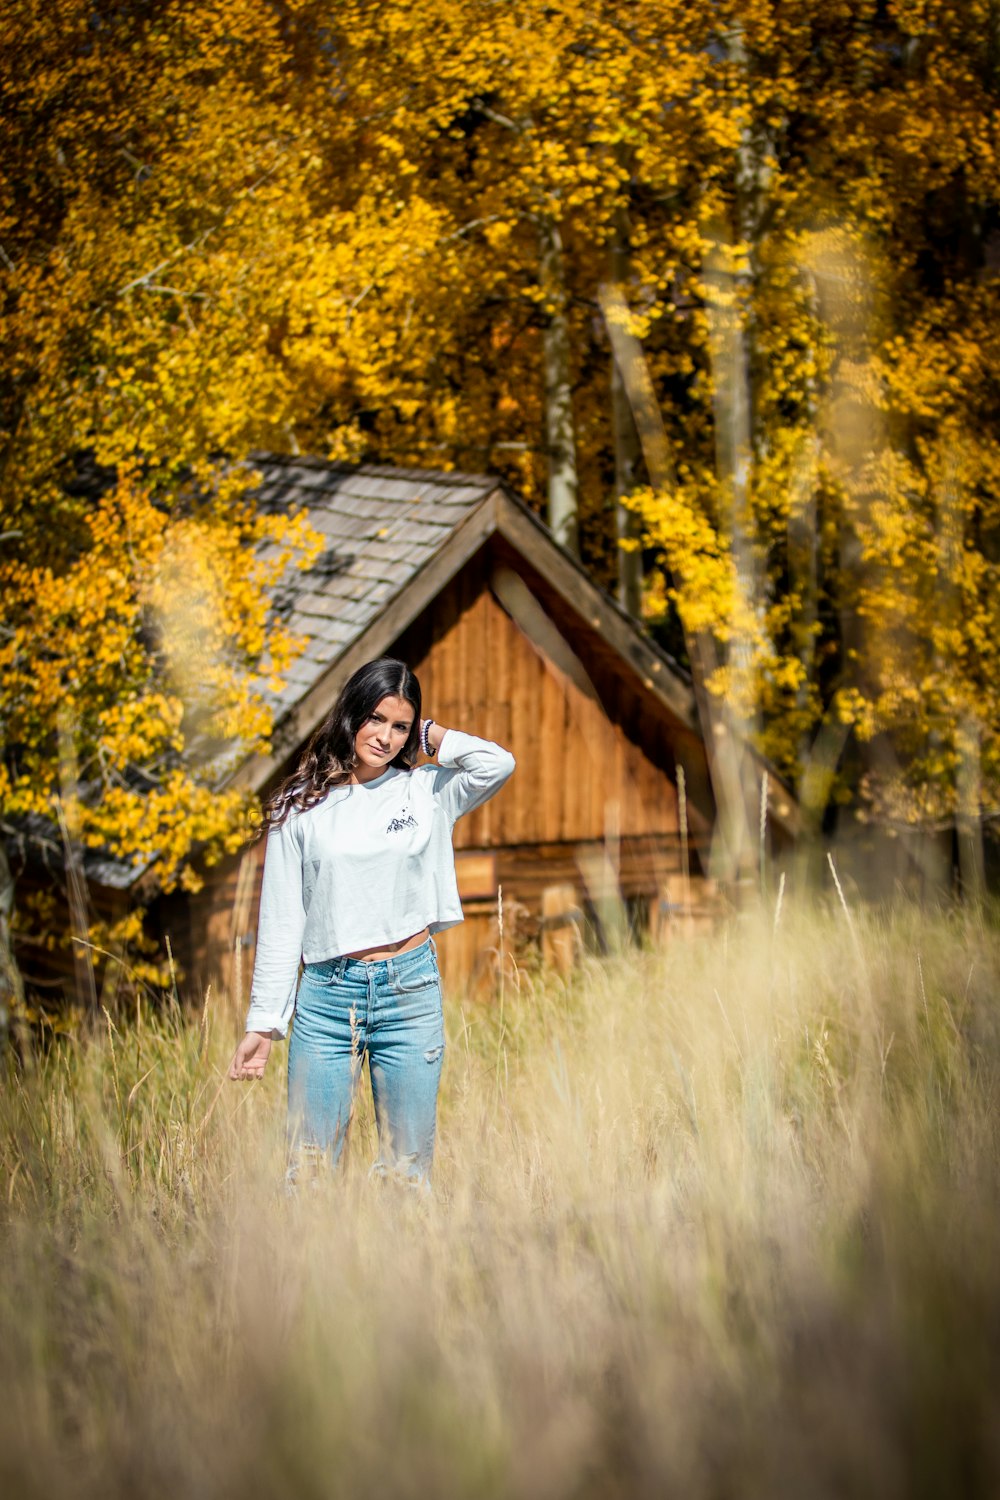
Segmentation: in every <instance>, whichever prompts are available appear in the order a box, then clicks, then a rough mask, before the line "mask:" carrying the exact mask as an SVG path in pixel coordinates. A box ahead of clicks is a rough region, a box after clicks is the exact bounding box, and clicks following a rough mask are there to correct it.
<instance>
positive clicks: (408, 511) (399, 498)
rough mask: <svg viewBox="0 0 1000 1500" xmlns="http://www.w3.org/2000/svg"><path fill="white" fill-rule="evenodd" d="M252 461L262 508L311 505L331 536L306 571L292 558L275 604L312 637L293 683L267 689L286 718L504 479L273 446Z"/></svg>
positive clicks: (314, 521) (315, 521) (314, 518)
mask: <svg viewBox="0 0 1000 1500" xmlns="http://www.w3.org/2000/svg"><path fill="white" fill-rule="evenodd" d="M251 462H252V464H253V466H254V469H255V470H256V471H257V472H258V473H259V474H260V475H261V483H260V485H259V486H258V488H257V489H256V490H255V491H254V494H255V498H256V500H257V503H258V504H259V506H260V508H261V509H262V510H265V511H281V512H284V511H288V510H290V509H292V508H293V507H297V506H303V507H305V508H306V509H307V510H308V512H309V522H310V525H312V526H313V527H314V528H315V529H316V530H317V531H321V532H323V533H324V535H325V536H326V537H327V545H326V547H325V549H324V550H323V552H322V553H321V554H320V556H319V557H318V559H317V560H316V562H315V563H314V564H313V565H312V567H311V568H309V569H308V570H307V571H303V570H302V569H301V568H298V567H296V566H295V565H294V564H290V565H289V567H288V568H287V569H286V571H285V574H284V576H283V577H282V579H281V581H280V582H279V584H278V586H277V589H276V590H275V594H274V610H275V613H276V614H277V615H278V616H279V617H280V619H281V620H282V622H283V623H284V624H286V625H287V626H288V627H289V629H290V630H292V631H293V632H294V633H295V634H296V635H300V636H304V637H305V638H306V646H305V649H304V651H303V653H302V655H301V656H299V657H298V658H297V659H296V661H295V662H293V663H292V666H291V668H290V669H289V671H288V674H287V681H286V684H285V686H284V688H283V690H282V691H281V692H280V693H278V694H277V695H274V694H267V695H266V696H268V697H269V699H270V700H271V701H272V703H273V705H274V709H275V716H276V718H277V719H280V718H281V716H282V714H283V713H284V712H285V711H286V710H287V709H288V708H290V707H291V706H292V705H293V704H295V703H296V702H297V701H298V700H299V699H300V698H301V697H302V696H303V695H304V694H305V693H306V692H308V690H309V689H310V688H311V687H313V686H314V684H315V682H316V680H317V678H318V677H320V676H322V675H323V673H324V672H325V670H326V669H327V667H328V666H329V665H330V663H331V662H333V661H335V660H336V659H337V657H338V656H340V654H341V652H342V651H343V650H344V649H345V648H346V647H347V646H348V645H350V643H351V642H352V641H353V640H355V639H357V637H358V636H360V635H361V633H362V632H363V631H364V630H365V628H366V627H367V626H368V625H369V624H370V623H371V621H372V620H373V619H374V618H375V616H376V615H377V613H378V612H379V610H380V609H383V608H384V607H385V605H386V603H387V602H388V601H389V600H390V599H392V598H394V597H395V596H396V595H398V594H399V593H401V592H402V591H403V590H404V589H405V588H406V587H407V586H408V585H409V583H410V582H411V580H412V579H413V578H414V576H415V575H416V574H417V573H419V572H420V570H421V569H422V568H423V567H424V566H425V564H426V563H428V562H429V561H430V560H431V559H432V558H433V557H434V556H436V555H437V554H438V553H439V552H440V550H441V547H442V545H443V544H444V543H445V542H446V541H447V540H448V538H449V536H450V535H451V534H452V533H453V532H454V530H455V528H456V527H457V526H459V525H460V523H461V522H463V521H464V520H465V519H466V518H467V516H468V515H469V513H470V511H473V510H475V509H476V508H477V507H478V506H480V505H481V504H482V503H483V501H484V500H486V499H487V498H488V496H489V495H490V494H492V493H493V492H494V491H495V490H496V489H498V487H499V481H498V480H497V479H496V477H495V476H490V475H483V474H476V475H471V474H452V473H444V472H441V473H438V472H433V471H426V470H419V469H395V468H384V467H380V466H377V465H364V466H363V467H360V468H358V467H350V468H349V467H346V466H341V465H336V464H328V463H323V462H322V461H321V460H318V459H314V458H280V457H274V456H272V455H269V454H254V455H253V456H252V458H251Z"/></svg>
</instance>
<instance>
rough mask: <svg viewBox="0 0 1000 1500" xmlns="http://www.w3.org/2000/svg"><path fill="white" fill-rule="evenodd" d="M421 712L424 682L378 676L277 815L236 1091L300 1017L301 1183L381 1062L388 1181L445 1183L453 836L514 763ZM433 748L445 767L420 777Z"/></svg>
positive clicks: (272, 809)
mask: <svg viewBox="0 0 1000 1500" xmlns="http://www.w3.org/2000/svg"><path fill="white" fill-rule="evenodd" d="M420 711H421V699H420V684H419V683H418V681H417V679H416V677H415V676H414V675H413V673H412V672H411V671H410V669H409V667H407V666H406V665H404V663H403V662H401V661H394V660H392V659H391V658H389V657H384V658H382V659H381V660H379V661H373V662H369V663H368V664H367V666H364V667H361V668H360V669H359V670H358V671H357V672H355V674H354V676H353V677H352V678H351V679H350V681H349V682H348V683H347V684H346V686H345V687H344V689H343V691H342V692H341V694H340V696H339V698H338V699H337V702H336V704H335V705H334V708H333V712H332V713H331V714H330V716H329V718H328V719H327V720H326V721H325V723H323V724H322V725H321V727H320V728H319V730H318V731H317V733H316V734H315V735H314V736H313V738H312V739H311V740H310V742H309V744H308V745H307V746H306V748H305V750H304V751H303V753H302V756H301V758H300V760H299V763H298V765H297V766H296V768H295V770H294V771H293V772H292V773H291V775H290V776H288V777H287V778H286V779H285V780H284V781H283V782H282V783H281V785H280V786H279V787H278V788H277V790H276V791H275V792H274V793H273V795H272V796H271V797H270V798H269V799H268V801H267V803H266V804H265V806H264V810H263V816H262V823H261V831H262V832H263V831H264V830H265V829H266V830H267V847H266V850H265V856H264V878H263V883H262V886H261V897H260V918H259V921H258V926H257V949H256V957H255V961H254V971H253V985H252V987H251V992H250V1010H249V1013H248V1015H247V1031H246V1035H245V1036H244V1038H243V1040H242V1041H241V1042H240V1044H239V1046H238V1047H237V1049H236V1054H235V1056H234V1058H233V1061H232V1065H231V1067H230V1070H229V1076H230V1078H234V1079H246V1078H260V1077H261V1076H262V1074H263V1072H264V1068H265V1066H266V1064H267V1059H268V1056H269V1054H270V1051H271V1042H272V1040H273V1039H274V1038H278V1037H283V1036H284V1035H285V1034H286V1032H287V1030H288V1024H289V1021H290V1019H291V1016H292V1012H293V1010H294V1012H295V1025H294V1027H293V1029H292V1040H291V1044H290V1046H289V1051H288V1129H289V1144H290V1147H291V1165H290V1168H289V1171H290V1175H291V1177H292V1178H294V1177H295V1175H296V1172H297V1167H298V1163H299V1161H300V1159H301V1158H302V1157H303V1156H305V1157H307V1158H311V1159H312V1160H313V1161H314V1162H315V1161H316V1160H318V1159H319V1158H320V1157H321V1156H322V1155H324V1154H329V1156H330V1158H331V1159H332V1161H334V1162H335V1161H337V1159H338V1158H339V1156H340V1153H341V1150H342V1147H343V1144H344V1138H345V1135H346V1133H347V1129H348V1126H349V1124H350V1121H351V1117H352V1115H353V1111H354V1101H355V1091H356V1088H357V1085H358V1080H359V1076H360V1072H361V1061H362V1058H363V1057H364V1055H365V1054H366V1053H367V1055H368V1068H369V1073H370V1075H371V1082H372V1093H373V1095H374V1099H375V1116H376V1120H377V1123H378V1137H379V1155H378V1160H377V1162H376V1163H375V1167H374V1169H373V1170H374V1171H376V1172H378V1173H383V1174H388V1173H392V1174H394V1175H400V1176H402V1177H403V1178H406V1179H411V1180H414V1181H415V1182H416V1183H418V1184H421V1185H424V1186H426V1185H427V1184H428V1183H429V1180H430V1170H431V1162H432V1158H433V1154H434V1130H435V1122H436V1117H437V1094H438V1084H439V1081H440V1077H441V1060H442V1056H443V1053H444V1026H443V1019H442V1013H441V982H440V979H439V976H438V967H437V955H436V953H435V950H434V943H433V940H432V937H431V934H432V933H435V932H441V931H442V930H443V929H444V928H445V927H453V926H454V925H455V924H456V923H458V922H461V920H462V907H461V903H460V902H459V899H458V887H457V884H456V881H455V859H454V853H453V850H452V844H451V832H452V828H453V826H454V824H455V820H456V819H457V818H459V817H461V816H462V814H463V813H466V812H469V811H470V809H471V808H473V807H478V806H479V804H480V803H482V802H485V801H486V800H487V798H489V797H492V796H493V794H494V792H497V791H499V789H500V787H501V786H502V785H503V783H504V782H505V781H506V780H507V778H508V776H510V774H511V772H512V771H513V769H514V757H513V756H512V755H511V754H510V752H509V751H507V750H502V749H501V748H500V746H499V745H494V744H491V743H490V742H489V741H488V740H480V739H476V738H475V737H474V736H473V735H471V734H463V733H462V732H461V731H460V730H457V729H444V728H442V726H441V725H440V724H437V723H435V721H434V720H433V719H424V720H421V718H420ZM418 749H423V751H424V753H425V754H426V755H428V756H431V757H436V760H437V764H436V765H435V764H430V765H423V766H420V767H418V768H417V769H416V770H414V769H413V762H414V760H415V759H416V756H417V751H418ZM300 960H301V961H302V963H303V965H304V967H303V969H302V979H301V982H300V983H299V982H298V975H299V962H300ZM297 984H298V995H297V996H296V985H297Z"/></svg>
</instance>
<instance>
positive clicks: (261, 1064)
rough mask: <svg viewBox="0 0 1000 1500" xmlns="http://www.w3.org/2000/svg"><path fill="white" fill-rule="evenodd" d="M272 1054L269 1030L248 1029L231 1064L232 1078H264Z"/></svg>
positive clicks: (230, 1073) (230, 1074) (230, 1072)
mask: <svg viewBox="0 0 1000 1500" xmlns="http://www.w3.org/2000/svg"><path fill="white" fill-rule="evenodd" d="M270 1054H271V1033H270V1032H269V1031H248V1032H247V1034H246V1036H245V1037H244V1038H243V1040H242V1041H241V1042H240V1044H239V1046H238V1047H237V1049H236V1052H235V1053H234V1055H233V1060H232V1062H231V1063H230V1065H229V1076H230V1078H234V1079H240V1078H263V1076H264V1069H265V1068H266V1067H267V1059H268V1057H269V1056H270Z"/></svg>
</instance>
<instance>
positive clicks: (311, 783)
mask: <svg viewBox="0 0 1000 1500" xmlns="http://www.w3.org/2000/svg"><path fill="white" fill-rule="evenodd" d="M383 698H403V699H405V701H406V702H407V703H409V704H412V706H413V725H412V727H411V729H410V732H409V734H408V735H407V737H406V744H405V745H404V746H403V748H402V750H400V752H399V754H398V755H396V756H394V757H393V759H392V760H391V761H390V762H389V764H390V765H393V766H398V767H399V769H400V770H401V771H409V770H411V769H412V767H413V762H414V761H415V760H416V758H417V751H418V750H419V749H420V704H421V699H420V683H419V682H418V681H417V679H416V677H415V676H414V674H413V673H412V672H411V671H410V669H409V667H408V666H407V665H406V663H405V662H402V661H396V660H395V658H393V657H391V656H380V657H379V659H378V660H377V661H370V662H367V663H366V664H365V665H364V666H363V667H359V668H358V670H357V671H356V672H355V673H354V675H353V676H352V677H349V678H348V680H347V682H345V684H344V686H343V687H342V688H341V690H340V694H339V696H338V698H337V701H336V703H335V704H334V705H333V708H332V709H331V711H330V713H329V714H328V715H327V717H326V718H325V719H324V720H323V723H322V724H321V725H320V726H319V728H318V729H317V730H316V733H315V734H314V735H313V737H312V739H310V740H309V742H308V744H307V745H306V746H305V748H304V750H303V751H302V754H301V755H300V756H299V759H298V763H297V764H296V766H295V769H294V770H293V771H292V772H291V774H290V775H288V776H286V777H285V779H284V781H282V782H281V783H280V784H279V785H278V786H277V787H276V788H275V790H274V791H273V792H272V793H271V795H270V796H269V797H268V798H266V799H265V802H264V805H263V807H262V808H261V815H260V823H259V825H258V827H257V828H256V829H255V831H254V838H255V839H256V838H260V837H261V836H262V835H263V834H265V833H267V832H268V831H269V830H270V829H271V828H277V827H280V825H281V824H282V823H284V821H285V819H286V818H287V817H288V816H289V815H290V814H291V813H293V812H304V811H305V810H306V808H309V807H315V806H316V804H317V802H322V800H323V798H324V797H325V796H326V794H327V792H329V791H330V790H331V788H333V787H336V786H343V785H344V783H345V782H346V781H348V780H349V779H350V775H351V772H352V771H353V770H354V767H355V766H356V765H357V763H358V758H357V756H356V755H355V753H354V740H355V737H356V735H357V733H358V730H359V729H360V728H361V726H362V725H363V724H365V723H367V721H368V720H369V719H370V718H371V716H372V714H373V713H374V712H375V709H376V708H377V707H378V705H379V704H380V703H381V701H382V699H383Z"/></svg>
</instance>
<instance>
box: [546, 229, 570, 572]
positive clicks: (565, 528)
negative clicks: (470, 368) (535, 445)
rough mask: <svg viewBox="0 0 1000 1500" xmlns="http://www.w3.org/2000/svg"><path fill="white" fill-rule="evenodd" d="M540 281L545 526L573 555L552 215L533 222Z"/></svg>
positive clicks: (560, 274) (565, 323)
mask: <svg viewBox="0 0 1000 1500" xmlns="http://www.w3.org/2000/svg"><path fill="white" fill-rule="evenodd" d="M538 239H539V252H540V262H541V284H542V290H543V292H544V294H545V301H546V314H547V316H546V324H545V334H544V341H543V365H544V374H545V438H546V449H547V452H548V459H549V527H550V529H551V531H552V535H553V536H554V537H555V539H556V541H557V542H558V543H559V544H560V546H562V547H565V548H566V550H567V551H568V552H571V553H572V554H573V555H574V557H578V556H579V552H580V544H579V531H578V524H577V500H578V493H579V480H578V475H577V465H576V436H575V432H574V428H573V391H572V383H571V380H570V337H569V319H568V317H567V307H566V305H567V296H566V277H565V272H564V268H563V255H562V236H561V235H560V233H559V226H558V224H557V223H556V222H555V220H554V219H551V218H548V217H542V218H540V219H539V221H538Z"/></svg>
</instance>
